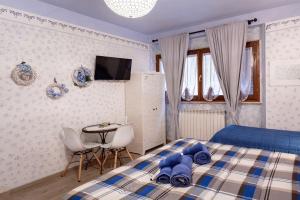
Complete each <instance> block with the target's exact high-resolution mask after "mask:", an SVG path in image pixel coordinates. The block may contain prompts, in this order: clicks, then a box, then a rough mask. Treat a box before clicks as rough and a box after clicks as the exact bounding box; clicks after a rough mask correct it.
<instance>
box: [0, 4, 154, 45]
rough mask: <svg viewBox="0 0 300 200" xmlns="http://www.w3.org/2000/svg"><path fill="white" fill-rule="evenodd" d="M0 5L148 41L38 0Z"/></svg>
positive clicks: (138, 35)
mask: <svg viewBox="0 0 300 200" xmlns="http://www.w3.org/2000/svg"><path fill="white" fill-rule="evenodd" d="M0 5H4V6H8V7H12V8H15V9H19V10H23V11H26V12H31V13H35V14H38V15H42V16H45V17H50V18H54V19H56V20H60V21H64V22H68V23H71V24H76V25H79V26H84V27H86V28H91V29H93V30H98V31H101V32H105V33H110V34H113V35H118V36H121V37H126V38H130V39H134V40H138V41H143V42H147V41H148V37H147V36H146V35H144V34H142V33H138V32H136V31H132V30H130V29H127V28H124V27H121V26H117V25H115V24H111V23H108V22H105V21H102V20H99V19H95V18H92V17H88V16H85V15H82V14H79V13H76V12H72V11H70V10H67V9H64V8H60V7H57V6H54V5H51V4H48V3H44V2H41V1H38V0H0Z"/></svg>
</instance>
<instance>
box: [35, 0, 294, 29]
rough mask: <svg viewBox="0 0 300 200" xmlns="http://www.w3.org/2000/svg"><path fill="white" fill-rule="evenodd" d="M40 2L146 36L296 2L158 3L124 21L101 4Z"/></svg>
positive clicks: (170, 0)
mask: <svg viewBox="0 0 300 200" xmlns="http://www.w3.org/2000/svg"><path fill="white" fill-rule="evenodd" d="M40 1H43V2H46V3H49V4H52V5H55V6H58V7H62V8H65V9H68V10H71V11H74V12H77V13H80V14H83V15H87V16H90V17H93V18H96V19H100V20H103V21H107V22H110V23H112V24H116V25H119V26H123V27H126V28H128V29H131V30H134V31H137V32H140V33H144V34H149V35H150V34H155V33H159V32H164V31H169V30H174V29H178V28H183V27H186V26H192V25H197V24H201V23H204V22H209V21H213V20H219V19H222V18H227V17H233V16H237V15H241V14H245V13H250V12H255V11H258V10H263V9H268V8H273V7H279V6H283V5H287V4H292V3H299V0H158V2H157V4H156V6H155V7H154V9H153V10H152V11H151V12H150V14H148V15H147V16H145V17H142V18H137V19H127V18H123V17H120V16H118V15H116V14H115V13H113V12H112V11H111V10H110V9H109V8H108V7H107V6H106V5H105V3H104V1H103V0H40Z"/></svg>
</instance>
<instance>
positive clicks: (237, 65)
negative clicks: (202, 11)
mask: <svg viewBox="0 0 300 200" xmlns="http://www.w3.org/2000/svg"><path fill="white" fill-rule="evenodd" d="M247 30H248V23H247V22H239V23H232V24H226V25H222V26H219V27H215V28H210V29H207V31H206V33H207V38H208V43H209V47H210V51H211V55H212V58H213V61H214V66H215V69H216V73H217V75H218V79H219V82H220V85H221V88H222V92H223V95H224V98H225V101H226V106H227V112H228V114H229V117H230V119H231V122H232V123H234V124H238V107H239V103H240V91H241V89H240V85H241V84H240V83H241V71H242V64H243V55H244V51H245V48H246V41H247Z"/></svg>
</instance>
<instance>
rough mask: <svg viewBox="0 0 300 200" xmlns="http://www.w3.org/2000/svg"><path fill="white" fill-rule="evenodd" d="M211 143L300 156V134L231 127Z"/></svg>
mask: <svg viewBox="0 0 300 200" xmlns="http://www.w3.org/2000/svg"><path fill="white" fill-rule="evenodd" d="M210 142H216V143H222V144H229V145H235V146H240V147H248V148H257V149H264V150H269V151H278V152H285V153H293V154H300V132H296V131H283V130H275V129H266V128H254V127H246V126H237V125H230V126H228V127H225V128H223V129H222V130H220V131H219V132H217V133H216V134H215V135H214V136H213V137H212V138H211V139H210Z"/></svg>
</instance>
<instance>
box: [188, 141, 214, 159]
mask: <svg viewBox="0 0 300 200" xmlns="http://www.w3.org/2000/svg"><path fill="white" fill-rule="evenodd" d="M182 153H183V154H184V155H189V156H191V157H192V158H193V161H194V163H196V164H198V165H204V164H207V163H209V162H210V161H211V155H210V153H209V151H208V149H207V147H206V146H205V145H203V144H201V143H200V142H199V143H197V144H195V145H193V146H191V147H187V148H185V149H183V151H182Z"/></svg>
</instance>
